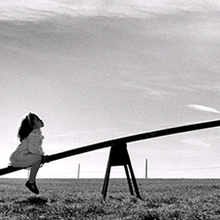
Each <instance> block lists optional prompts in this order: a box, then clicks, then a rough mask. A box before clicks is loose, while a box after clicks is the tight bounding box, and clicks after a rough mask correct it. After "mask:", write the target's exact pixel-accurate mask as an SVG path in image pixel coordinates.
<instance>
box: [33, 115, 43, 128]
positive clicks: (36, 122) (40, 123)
mask: <svg viewBox="0 0 220 220" xmlns="http://www.w3.org/2000/svg"><path fill="white" fill-rule="evenodd" d="M43 126H44V122H43V121H42V120H41V119H40V118H38V117H37V116H35V117H34V128H39V129H40V128H42V127H43Z"/></svg>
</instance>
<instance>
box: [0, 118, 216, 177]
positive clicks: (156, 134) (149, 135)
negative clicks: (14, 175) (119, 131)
mask: <svg viewBox="0 0 220 220" xmlns="http://www.w3.org/2000/svg"><path fill="white" fill-rule="evenodd" d="M218 126H220V120H216V121H209V122H202V123H197V124H191V125H184V126H179V127H174V128H167V129H162V130H157V131H152V132H146V133H141V134H136V135H131V136H127V137H122V138H117V139H113V140H108V141H104V142H100V143H96V144H91V145H87V146H84V147H80V148H76V149H72V150H68V151H64V152H61V153H57V154H52V155H49V156H48V158H49V161H50V162H52V161H55V160H59V159H63V158H66V157H70V156H74V155H77V154H82V153H86V152H89V151H94V150H98V149H102V148H105V147H111V146H113V145H117V146H120V144H118V143H130V142H134V141H141V140H144V139H150V138H156V137H161V136H166V135H172V134H178V133H183V132H189V131H194V130H201V129H207V128H212V127H218ZM21 169H24V168H15V167H11V166H9V167H6V168H3V169H0V176H1V175H5V174H8V173H11V172H15V171H18V170H21Z"/></svg>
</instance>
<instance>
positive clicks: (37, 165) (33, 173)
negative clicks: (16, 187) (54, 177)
mask: <svg viewBox="0 0 220 220" xmlns="http://www.w3.org/2000/svg"><path fill="white" fill-rule="evenodd" d="M40 164H41V160H39V161H37V162H35V163H34V164H33V165H32V166H31V172H30V176H29V180H28V182H29V183H34V182H35V180H36V176H37V172H38V170H39V168H40Z"/></svg>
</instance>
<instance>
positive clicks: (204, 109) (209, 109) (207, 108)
mask: <svg viewBox="0 0 220 220" xmlns="http://www.w3.org/2000/svg"><path fill="white" fill-rule="evenodd" d="M187 107H189V108H192V109H195V110H199V111H205V112H212V113H216V114H220V111H218V110H217V109H215V108H211V107H207V106H203V105H187Z"/></svg>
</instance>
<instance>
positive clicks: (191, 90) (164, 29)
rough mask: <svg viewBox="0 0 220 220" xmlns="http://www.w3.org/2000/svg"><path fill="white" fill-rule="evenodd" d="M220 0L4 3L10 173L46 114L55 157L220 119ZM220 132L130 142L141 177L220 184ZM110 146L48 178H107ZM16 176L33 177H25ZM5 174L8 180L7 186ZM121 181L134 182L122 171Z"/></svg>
mask: <svg viewBox="0 0 220 220" xmlns="http://www.w3.org/2000/svg"><path fill="white" fill-rule="evenodd" d="M219 10H220V3H219V1H217V0H216V1H215V0H213V1H211V0H210V1H208V0H206V1H205V0H204V1H196V0H194V1H193V0H192V1H183V0H178V1H176V0H169V1H168V0H163V1H162V0H161V1H159V0H157V1H156V0H152V1H150V0H149V1H123V0H121V1H100V0H99V1H98V0H96V1H86V0H85V1H61V0H57V1H52V0H51V1H50V0H47V1H21V0H20V1H8V0H7V1H1V2H0V23H1V24H0V39H1V40H0V67H1V68H0V71H1V75H0V79H1V84H0V100H1V106H0V116H1V120H0V126H1V130H2V132H1V133H0V143H1V146H2V147H1V148H0V153H1V160H0V166H1V167H5V166H6V165H7V164H8V162H9V156H10V154H11V153H12V152H13V150H15V148H16V146H17V145H18V144H19V143H18V140H17V138H16V135H17V130H18V127H19V125H20V121H21V119H22V117H23V116H24V115H25V114H27V113H29V112H30V111H32V112H36V113H37V114H39V116H40V117H41V118H42V119H43V120H44V122H45V128H43V129H42V131H43V133H44V136H45V141H44V145H43V148H44V151H45V152H46V153H47V154H49V155H50V154H53V153H58V152H61V151H64V150H69V149H72V148H76V147H81V146H84V145H87V144H92V143H96V142H99V141H104V140H108V139H112V138H118V137H121V136H127V135H132V134H136V133H142V132H146V131H153V130H157V129H163V128H168V127H173V126H180V125H185V124H191V123H196V122H202V121H210V120H216V119H218V118H219V111H220V105H219V102H218V99H219V95H220V75H219V69H220V64H219V55H220V45H219V42H220V25H219V18H220V16H219ZM219 131H220V130H219V128H214V129H209V130H203V131H196V132H191V133H186V134H180V135H175V136H169V137H163V138H158V139H152V140H146V141H142V142H137V143H132V144H129V145H128V146H129V147H128V150H129V152H130V156H131V160H132V162H133V167H134V170H135V174H136V176H137V177H140V178H141V177H144V174H145V171H144V165H145V159H146V158H148V160H149V177H151V178H182V177H184V178H208V177H212V178H217V177H219V175H220V162H219V160H218V155H219V154H218V153H219V152H220V150H219ZM108 152H109V148H107V149H103V150H99V151H95V152H91V153H88V154H82V155H78V156H74V157H70V158H67V159H64V160H60V161H57V162H53V163H51V164H46V165H45V166H44V168H43V169H41V170H40V172H39V177H42V178H52V177H55V178H62V177H68V178H69V177H76V176H77V167H78V164H79V163H80V164H81V177H93V178H96V177H99V178H102V177H104V174H105V169H106V165H107V159H108ZM7 176H8V177H9V176H10V177H26V176H27V172H26V171H21V172H17V173H13V174H10V175H7ZM7 176H5V177H7ZM111 176H112V177H124V171H123V169H122V168H114V169H113V171H112V175H111Z"/></svg>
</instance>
